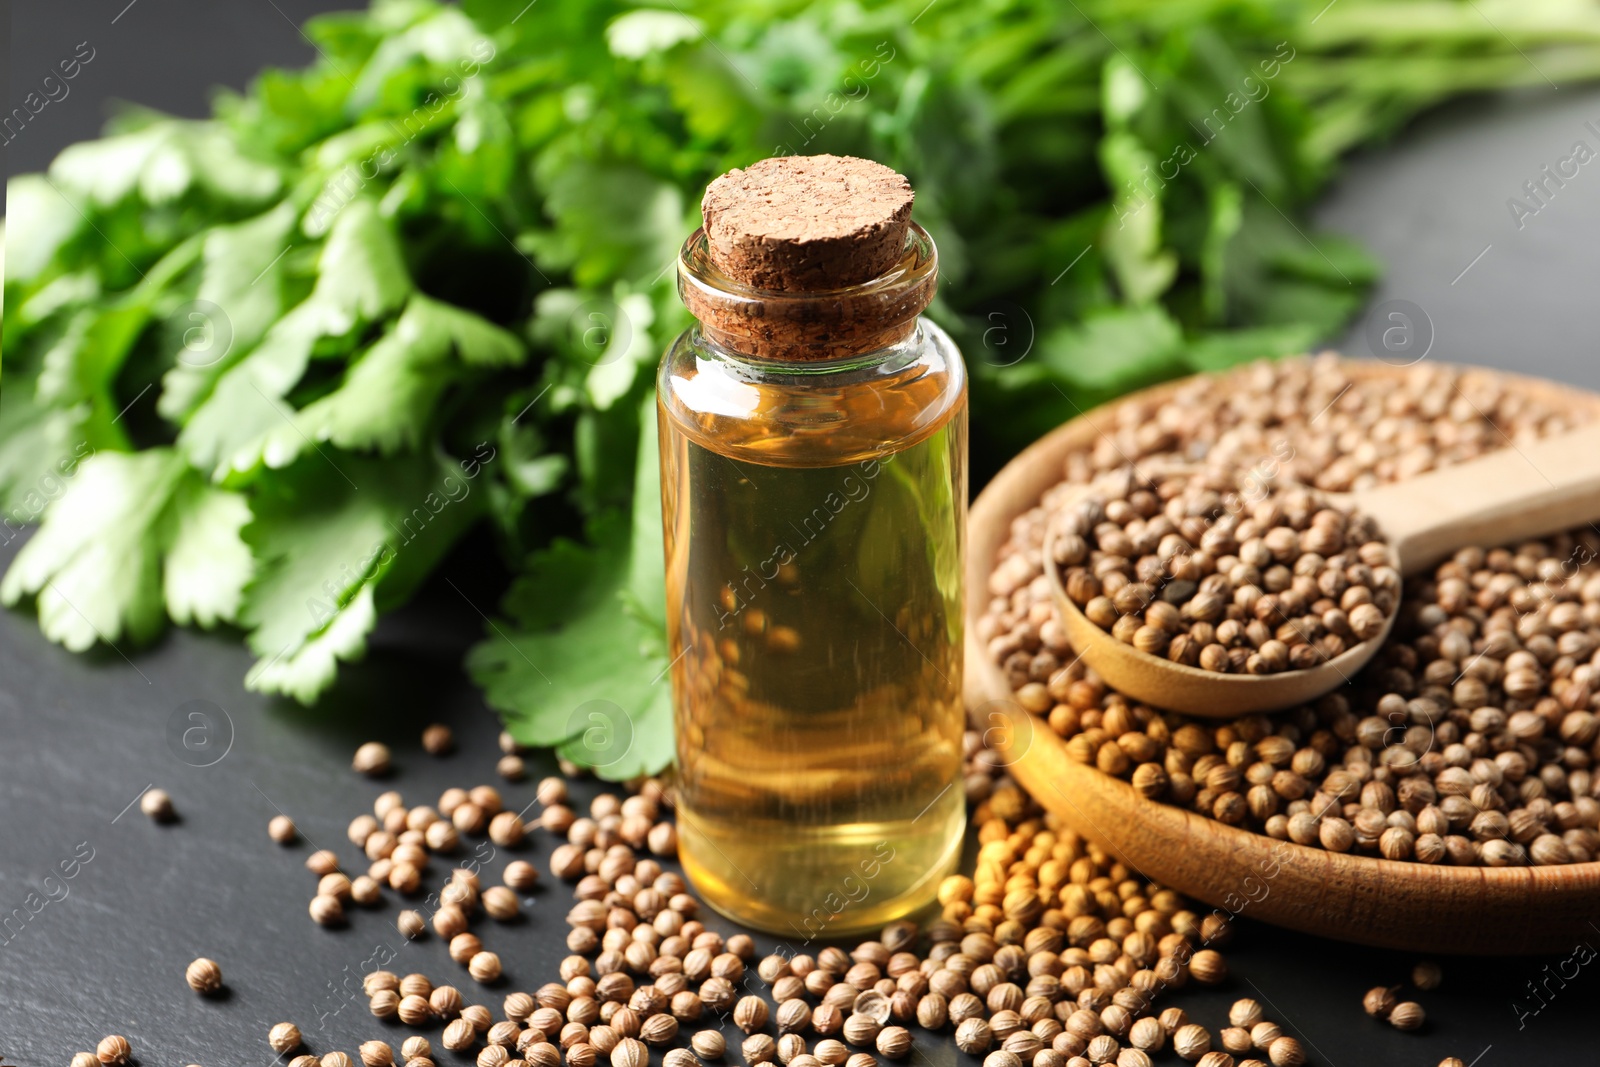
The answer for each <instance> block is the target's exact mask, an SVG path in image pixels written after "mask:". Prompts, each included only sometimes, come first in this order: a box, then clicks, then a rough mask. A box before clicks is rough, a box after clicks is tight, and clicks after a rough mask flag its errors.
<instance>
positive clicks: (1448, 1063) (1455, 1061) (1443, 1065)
mask: <svg viewBox="0 0 1600 1067" xmlns="http://www.w3.org/2000/svg"><path fill="white" fill-rule="evenodd" d="M1439 1067H1467V1065H1466V1062H1465V1061H1464V1060H1462V1059H1461V1057H1459V1056H1446V1057H1445V1058H1444V1059H1442V1060H1440V1061H1439Z"/></svg>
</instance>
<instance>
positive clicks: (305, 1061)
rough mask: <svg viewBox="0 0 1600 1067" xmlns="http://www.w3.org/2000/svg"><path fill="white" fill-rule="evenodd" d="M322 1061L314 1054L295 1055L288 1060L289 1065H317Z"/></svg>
mask: <svg viewBox="0 0 1600 1067" xmlns="http://www.w3.org/2000/svg"><path fill="white" fill-rule="evenodd" d="M321 1063H322V1061H321V1060H319V1059H318V1058H317V1057H315V1056H309V1055H308V1056H296V1057H295V1058H294V1059H292V1060H290V1061H289V1067H318V1065H319V1064H321Z"/></svg>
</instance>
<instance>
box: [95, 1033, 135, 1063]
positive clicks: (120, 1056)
mask: <svg viewBox="0 0 1600 1067" xmlns="http://www.w3.org/2000/svg"><path fill="white" fill-rule="evenodd" d="M94 1054H95V1058H96V1059H98V1060H99V1061H100V1062H101V1063H103V1064H105V1065H106V1067H119V1065H121V1064H124V1063H127V1062H128V1057H129V1056H131V1055H133V1046H131V1045H129V1044H128V1039H127V1038H125V1037H123V1036H122V1035H121V1034H112V1035H111V1036H110V1037H103V1038H101V1039H100V1044H99V1045H98V1046H97V1047H96V1048H95V1053H94Z"/></svg>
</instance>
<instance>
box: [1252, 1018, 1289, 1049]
mask: <svg viewBox="0 0 1600 1067" xmlns="http://www.w3.org/2000/svg"><path fill="white" fill-rule="evenodd" d="M1282 1034H1283V1030H1282V1028H1281V1027H1279V1026H1278V1024H1277V1023H1274V1022H1259V1023H1256V1024H1255V1025H1254V1026H1252V1027H1251V1028H1250V1043H1251V1044H1252V1045H1254V1046H1255V1047H1256V1048H1257V1049H1259V1050H1260V1051H1262V1052H1265V1051H1266V1050H1267V1049H1269V1048H1271V1047H1272V1043H1273V1042H1274V1041H1276V1040H1277V1039H1278V1038H1279V1036H1281V1035H1282Z"/></svg>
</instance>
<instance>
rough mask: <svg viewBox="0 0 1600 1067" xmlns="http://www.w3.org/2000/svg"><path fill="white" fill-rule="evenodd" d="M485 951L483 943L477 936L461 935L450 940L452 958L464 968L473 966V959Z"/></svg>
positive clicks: (469, 933) (472, 934) (468, 933)
mask: <svg viewBox="0 0 1600 1067" xmlns="http://www.w3.org/2000/svg"><path fill="white" fill-rule="evenodd" d="M482 951H483V942H482V941H481V940H480V939H479V938H478V935H477V934H474V933H471V932H467V933H460V934H457V935H456V936H454V937H452V938H451V939H450V958H451V959H452V960H455V961H456V962H457V963H459V964H461V965H462V966H463V967H467V966H470V965H471V964H472V957H474V956H476V955H477V954H478V953H480V952H482Z"/></svg>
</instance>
